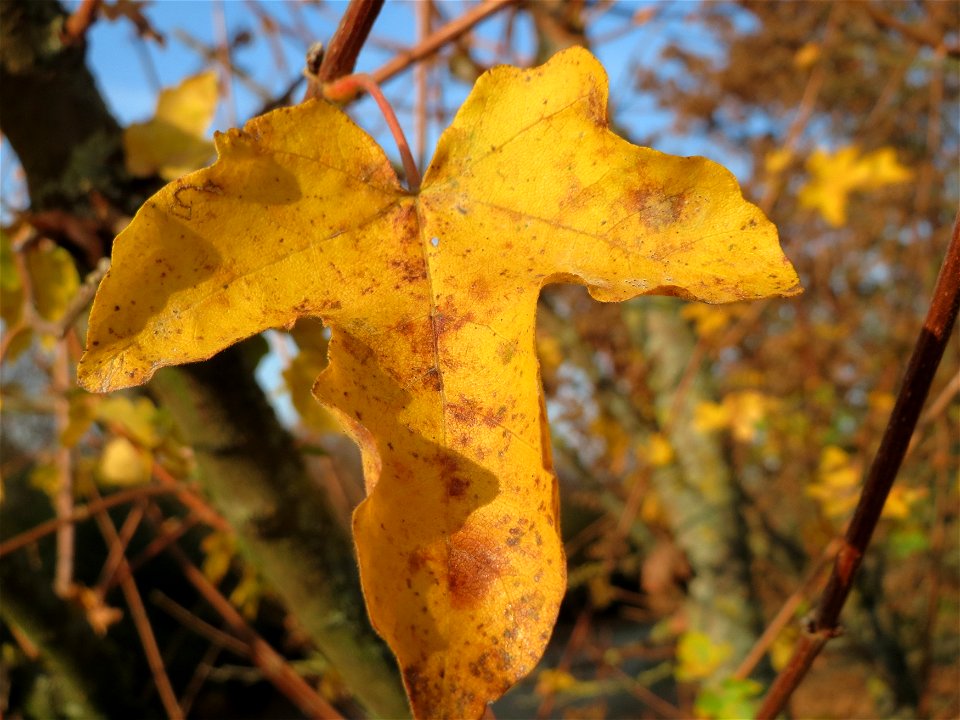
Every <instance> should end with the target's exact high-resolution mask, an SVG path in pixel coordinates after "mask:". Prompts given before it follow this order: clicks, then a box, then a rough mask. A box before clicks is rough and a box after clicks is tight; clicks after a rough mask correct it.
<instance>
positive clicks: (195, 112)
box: [123, 72, 217, 180]
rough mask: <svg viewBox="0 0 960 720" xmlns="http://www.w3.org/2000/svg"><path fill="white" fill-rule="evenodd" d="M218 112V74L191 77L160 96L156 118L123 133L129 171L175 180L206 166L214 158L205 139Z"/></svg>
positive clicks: (206, 73) (140, 174) (133, 173)
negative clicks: (205, 134)
mask: <svg viewBox="0 0 960 720" xmlns="http://www.w3.org/2000/svg"><path fill="white" fill-rule="evenodd" d="M216 111H217V74H216V73H214V72H204V73H200V74H199V75H193V76H192V77H188V78H187V79H186V80H184V81H183V82H182V83H180V84H179V85H178V86H177V87H174V88H167V89H165V90H163V91H161V93H160V98H159V99H158V100H157V110H156V112H155V113H154V116H153V118H151V119H150V120H148V121H147V122H144V123H134V124H133V125H131V126H130V127H128V128H127V129H126V130H124V131H123V148H124V151H125V154H126V161H127V170H128V171H129V172H130V174H131V175H136V176H138V177H147V176H150V175H154V174H157V175H159V176H160V177H162V178H163V179H164V180H173V179H174V178H176V177H179V176H180V175H183V174H184V173H187V172H190V171H191V170H196V169H197V168H198V167H201V166H203V165H204V164H205V163H206V162H207V161H208V160H209V159H210V158H211V157H212V155H213V149H214V148H213V143H211V142H210V141H209V140H207V139H206V138H205V137H204V133H206V132H207V128H209V127H210V123H211V122H213V116H214V113H216Z"/></svg>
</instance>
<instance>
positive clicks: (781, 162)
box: [763, 148, 793, 175]
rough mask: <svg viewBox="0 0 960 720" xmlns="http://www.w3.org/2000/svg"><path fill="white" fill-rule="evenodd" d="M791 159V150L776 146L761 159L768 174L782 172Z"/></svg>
mask: <svg viewBox="0 0 960 720" xmlns="http://www.w3.org/2000/svg"><path fill="white" fill-rule="evenodd" d="M791 160H793V152H792V151H791V150H789V149H787V148H777V149H776V150H771V151H770V152H768V153H767V155H766V157H765V158H764V160H763V168H764V170H766V172H767V174H768V175H778V174H779V173H781V172H783V171H784V170H785V169H786V168H787V166H788V165H789V164H790V161H791Z"/></svg>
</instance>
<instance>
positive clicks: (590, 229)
mask: <svg viewBox="0 0 960 720" xmlns="http://www.w3.org/2000/svg"><path fill="white" fill-rule="evenodd" d="M216 143H217V149H218V152H219V160H218V161H217V163H216V164H215V165H214V166H212V167H211V168H208V169H206V170H201V171H199V172H196V173H193V174H191V175H188V176H186V177H184V178H182V179H180V180H178V181H176V182H174V183H171V184H170V185H168V186H166V187H165V188H163V189H162V190H160V192H158V193H157V194H156V195H154V196H153V197H152V198H151V199H150V200H148V201H147V203H146V204H145V205H144V206H143V208H141V209H140V211H139V212H138V213H137V216H136V218H135V219H134V221H133V222H132V223H131V224H130V226H129V227H128V228H127V229H126V230H125V231H124V232H123V233H121V235H120V236H119V237H118V238H117V240H116V242H115V243H114V260H113V267H112V269H111V271H110V274H109V275H108V276H107V277H106V278H105V279H104V281H103V283H102V284H101V286H100V289H99V291H98V293H97V298H96V300H95V303H94V308H93V311H92V314H91V319H90V329H89V333H88V336H87V352H86V353H85V355H84V357H83V358H82V360H81V362H80V367H79V375H80V380H81V382H82V383H83V385H84V386H85V387H87V388H91V389H95V390H98V391H108V390H111V389H115V388H119V387H127V386H130V385H134V384H137V383H142V382H145V381H146V380H147V379H149V377H150V376H151V375H152V374H153V373H154V371H155V370H156V369H157V368H159V367H162V366H165V365H173V364H177V363H184V362H190V361H194V360H200V359H204V358H208V357H210V356H211V355H213V354H214V353H216V352H218V351H219V350H221V349H222V348H224V347H226V346H228V345H230V344H232V343H234V342H236V341H237V340H240V339H241V338H244V337H248V336H250V335H252V334H254V333H257V332H260V331H262V330H264V329H267V328H270V327H289V326H290V325H291V324H292V323H293V322H295V320H296V319H297V318H299V317H303V316H316V317H320V318H322V319H323V322H324V324H325V325H326V326H327V327H330V328H331V329H332V334H331V338H330V343H329V350H328V357H329V364H328V366H327V368H326V369H325V370H324V371H323V373H322V374H321V375H320V378H319V379H318V381H317V383H316V385H315V387H314V393H315V395H316V396H317V398H319V399H320V401H321V402H323V403H324V405H326V406H327V407H328V408H329V409H330V410H331V412H333V413H334V414H336V415H337V416H338V418H339V419H340V421H341V424H342V425H343V426H344V427H345V428H346V429H347V431H348V432H349V433H350V434H351V435H352V436H353V437H354V438H355V439H356V441H357V442H358V444H359V445H360V447H361V449H362V451H363V461H364V473H365V477H366V484H367V498H366V499H365V500H364V501H363V502H362V503H361V504H360V506H359V507H358V508H357V510H356V511H355V513H354V519H353V526H354V538H355V542H356V548H357V555H358V559H359V563H360V574H361V580H362V583H363V590H364V596H365V599H366V603H367V608H368V611H369V614H370V617H371V620H372V622H373V624H374V626H375V627H376V628H377V630H378V631H379V632H380V633H381V634H382V635H383V636H384V637H385V638H386V640H387V642H388V643H389V644H390V646H391V648H392V649H393V651H394V653H395V654H396V656H397V658H398V661H399V663H400V667H401V671H402V674H403V677H404V681H405V683H406V687H407V691H408V693H409V695H410V699H411V704H412V707H413V711H414V714H415V715H417V716H418V717H426V716H430V717H440V718H470V717H479V716H480V715H481V714H482V713H483V711H484V708H485V706H486V704H487V703H488V702H491V701H492V700H494V699H496V698H497V697H499V696H500V695H501V694H502V693H503V692H504V691H505V690H506V689H507V688H508V687H509V686H510V685H511V684H512V683H513V682H514V681H515V680H516V679H518V678H519V677H522V676H523V675H525V674H526V673H528V672H529V671H530V670H532V669H533V667H534V665H535V664H536V663H537V661H538V660H539V658H540V655H541V654H542V652H543V649H544V647H545V645H546V642H547V640H548V639H549V636H550V632H551V629H552V627H553V623H554V620H555V618H556V615H557V611H558V609H559V605H560V600H561V598H562V597H563V593H564V589H565V560H564V556H563V546H562V543H561V539H560V534H559V529H558V524H559V519H558V500H557V492H558V491H557V484H556V478H555V476H554V474H553V471H552V462H551V459H550V448H549V445H548V444H547V439H548V438H549V432H548V431H547V429H546V417H545V413H544V410H543V408H544V400H543V394H542V388H541V387H540V384H539V372H538V366H537V357H536V353H535V343H534V336H535V313H536V303H537V297H538V295H539V292H540V288H541V287H543V286H544V285H546V284H548V283H551V282H558V281H562V282H569V281H573V282H579V283H582V284H584V285H586V286H587V287H588V289H589V291H590V293H591V294H592V295H593V297H595V298H597V299H598V300H603V301H617V300H624V299H627V298H631V297H634V296H637V295H644V294H654V293H660V294H669V295H678V296H681V297H685V298H690V299H700V300H704V301H709V302H725V301H732V300H742V299H751V298H758V297H764V296H769V295H782V296H788V295H793V294H796V293H797V292H799V288H798V281H797V277H796V274H795V273H794V271H793V268H792V267H791V265H790V263H789V262H788V261H787V260H786V258H784V256H783V253H782V252H781V250H780V247H779V243H778V241H777V234H776V229H775V228H774V227H773V225H771V224H770V222H769V221H768V220H767V219H766V218H765V217H764V216H763V214H762V213H761V212H760V210H759V209H757V208H756V207H755V206H753V205H751V204H749V203H747V202H746V201H744V200H743V197H742V196H741V193H740V189H739V187H738V185H737V183H736V180H735V179H734V178H733V176H732V175H731V174H730V173H729V172H727V171H726V170H725V169H723V168H721V167H720V166H719V165H716V164H715V163H713V162H711V161H709V160H706V159H704V158H678V157H672V156H669V155H664V154H662V153H659V152H656V151H654V150H650V149H647V148H640V147H636V146H633V145H631V144H630V143H628V142H626V141H625V140H622V139H621V138H619V137H617V136H616V135H614V134H613V133H612V132H610V131H609V130H608V129H607V80H606V76H605V73H604V71H603V68H602V67H601V66H600V64H599V63H598V62H597V60H596V59H595V58H594V57H593V56H592V55H590V54H589V53H588V52H587V51H585V50H583V49H581V48H573V49H570V50H567V51H564V52H562V53H559V54H558V55H556V56H555V57H554V58H553V59H552V60H551V61H550V62H548V63H547V64H545V65H543V66H541V67H537V68H533V69H529V70H522V69H518V68H513V67H506V66H503V67H497V68H494V69H492V70H490V71H489V72H487V73H485V74H484V75H483V76H481V78H480V79H479V80H478V81H477V83H476V86H475V87H474V89H473V91H472V92H471V94H470V96H469V97H468V99H467V101H466V102H465V104H464V105H463V107H462V108H461V109H460V111H459V112H458V113H457V116H456V118H455V119H454V122H453V124H452V125H451V127H450V128H448V129H447V130H446V131H445V132H444V134H443V135H442V137H441V138H440V141H439V145H438V147H437V150H436V153H435V155H434V159H433V162H432V163H431V165H430V167H429V168H428V170H427V172H426V173H425V175H424V180H423V183H422V186H421V188H420V189H419V191H417V192H409V191H407V190H405V189H404V188H403V187H402V186H401V185H400V182H399V180H398V179H397V177H396V175H395V173H394V170H393V168H392V167H391V164H390V162H389V160H388V159H387V157H386V155H385V154H384V153H383V151H382V150H381V149H380V148H379V147H378V146H377V145H376V144H375V142H374V141H373V139H372V138H370V136H369V135H367V134H366V133H365V132H363V131H362V130H360V129H359V128H358V127H357V126H356V125H354V124H353V122H352V121H350V119H349V118H348V117H347V116H346V115H344V114H343V113H342V112H341V111H340V110H339V109H337V108H335V107H333V106H332V105H330V104H328V103H326V102H323V101H312V102H308V103H304V104H302V105H300V106H297V107H294V108H284V109H280V110H276V111H274V112H272V113H269V114H267V115H264V116H261V117H258V118H255V119H254V120H251V121H250V122H249V123H247V125H246V126H245V128H244V129H243V130H231V131H229V132H228V133H225V134H220V135H218V136H217V138H216ZM133 299H136V304H135V305H134V304H133V302H132V300H133Z"/></svg>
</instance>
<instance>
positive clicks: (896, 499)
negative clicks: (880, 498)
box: [883, 485, 928, 520]
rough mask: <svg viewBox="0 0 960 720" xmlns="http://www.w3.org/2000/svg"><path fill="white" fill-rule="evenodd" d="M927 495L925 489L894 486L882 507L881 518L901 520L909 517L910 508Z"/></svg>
mask: <svg viewBox="0 0 960 720" xmlns="http://www.w3.org/2000/svg"><path fill="white" fill-rule="evenodd" d="M927 495H928V491H927V489H926V488H907V487H903V486H902V485H894V486H893V487H892V488H891V489H890V494H889V495H888V496H887V502H886V503H884V505H883V517H885V518H890V519H895V520H903V519H904V518H907V517H909V516H910V509H911V507H912V506H913V505H914V504H916V503H917V502H918V501H919V500H922V499H923V498H925V497H926V496H927Z"/></svg>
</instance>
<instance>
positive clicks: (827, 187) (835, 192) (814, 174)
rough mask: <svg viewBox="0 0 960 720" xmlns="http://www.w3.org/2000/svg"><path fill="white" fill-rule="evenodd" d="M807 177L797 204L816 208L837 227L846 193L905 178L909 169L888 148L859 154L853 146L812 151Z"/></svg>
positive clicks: (844, 217)
mask: <svg viewBox="0 0 960 720" xmlns="http://www.w3.org/2000/svg"><path fill="white" fill-rule="evenodd" d="M807 171H808V172H809V173H810V180H809V181H807V183H806V185H804V186H803V187H802V188H801V189H800V193H799V195H798V199H799V201H800V205H801V207H805V208H811V209H813V210H817V211H818V212H819V213H820V214H821V215H822V216H823V218H824V220H826V221H827V222H828V223H830V224H831V225H833V226H834V227H841V226H842V225H844V224H845V223H846V222H847V202H848V200H849V197H850V193H852V192H857V191H861V190H876V189H877V188H881V187H883V186H884V185H892V184H895V183H901V182H905V181H907V180H909V179H910V178H911V177H912V176H913V172H912V171H911V170H910V168H908V167H904V166H903V165H901V164H900V163H899V162H898V161H897V154H896V152H895V151H894V149H893V148H891V147H882V148H879V149H877V150H874V151H872V152H868V153H864V154H863V155H861V154H860V148H859V147H857V146H856V145H851V146H849V147H845V148H841V149H839V150H837V151H836V152H834V153H829V152H826V151H825V150H816V151H814V152H813V154H812V155H810V157H809V158H808V159H807Z"/></svg>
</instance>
